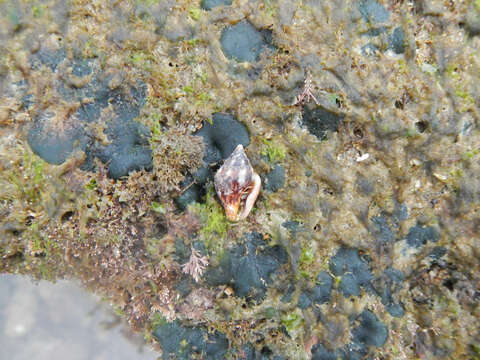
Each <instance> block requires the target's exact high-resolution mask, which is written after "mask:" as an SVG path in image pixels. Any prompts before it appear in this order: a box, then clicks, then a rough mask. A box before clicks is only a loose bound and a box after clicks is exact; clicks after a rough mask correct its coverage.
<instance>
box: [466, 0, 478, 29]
mask: <svg viewBox="0 0 480 360" xmlns="http://www.w3.org/2000/svg"><path fill="white" fill-rule="evenodd" d="M465 28H466V29H467V31H468V33H469V34H470V36H476V35H479V34H480V6H477V5H476V3H475V4H472V5H470V7H469V9H468V11H467V15H466V17H465Z"/></svg>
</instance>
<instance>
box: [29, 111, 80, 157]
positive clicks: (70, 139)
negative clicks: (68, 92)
mask: <svg viewBox="0 0 480 360" xmlns="http://www.w3.org/2000/svg"><path fill="white" fill-rule="evenodd" d="M61 121H63V119H61V120H59V119H58V118H57V116H56V113H54V112H53V111H50V112H49V111H47V112H42V113H40V115H39V116H38V117H37V118H36V119H35V121H34V123H33V126H32V127H31V128H30V130H29V132H28V135H27V142H28V144H29V145H30V148H31V149H32V151H33V152H34V153H35V154H37V155H38V156H40V157H41V158H42V159H43V160H45V161H46V162H48V163H50V164H55V165H59V164H62V163H63V162H64V161H65V160H66V159H67V158H68V157H69V156H70V155H71V154H72V152H73V150H74V147H76V148H77V149H80V150H84V149H85V148H86V145H87V142H88V141H89V140H88V137H87V134H86V132H85V130H84V129H83V128H82V127H81V126H79V125H78V124H75V122H74V121H73V120H72V121H69V124H68V125H65V126H61V128H59V123H60V125H61Z"/></svg>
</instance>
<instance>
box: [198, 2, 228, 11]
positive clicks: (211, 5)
mask: <svg viewBox="0 0 480 360" xmlns="http://www.w3.org/2000/svg"><path fill="white" fill-rule="evenodd" d="M222 5H226V6H228V5H232V0H202V3H201V5H200V6H201V7H202V9H204V10H212V9H213V8H214V7H217V6H222Z"/></svg>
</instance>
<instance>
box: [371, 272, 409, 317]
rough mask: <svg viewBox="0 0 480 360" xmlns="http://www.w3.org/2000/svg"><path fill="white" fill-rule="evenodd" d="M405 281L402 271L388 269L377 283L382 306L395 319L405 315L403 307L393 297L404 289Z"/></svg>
mask: <svg viewBox="0 0 480 360" xmlns="http://www.w3.org/2000/svg"><path fill="white" fill-rule="evenodd" d="M404 280H405V276H404V274H403V273H402V272H401V271H400V270H397V269H394V268H388V269H386V270H385V271H384V274H383V276H381V277H380V278H379V279H377V280H376V281H375V283H376V284H377V285H376V287H377V288H378V290H377V293H378V294H379V296H380V298H381V301H382V304H383V305H384V306H385V309H386V310H387V311H388V312H389V313H390V315H392V316H394V317H402V316H403V315H404V314H405V310H404V308H403V305H402V304H401V303H400V302H398V301H396V300H395V299H394V296H393V294H394V293H396V292H398V291H400V290H401V289H402V287H403V284H404Z"/></svg>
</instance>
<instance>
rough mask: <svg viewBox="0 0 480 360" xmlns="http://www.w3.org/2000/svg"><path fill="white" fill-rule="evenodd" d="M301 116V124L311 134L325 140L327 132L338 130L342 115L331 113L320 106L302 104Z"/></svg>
mask: <svg viewBox="0 0 480 360" xmlns="http://www.w3.org/2000/svg"><path fill="white" fill-rule="evenodd" d="M302 117H303V120H302V124H303V125H304V126H306V127H307V129H308V131H310V133H311V134H313V135H315V136H316V137H317V138H319V139H320V140H326V139H327V135H328V132H334V131H337V130H338V127H339V126H340V124H341V123H342V121H343V118H344V115H341V114H336V113H333V112H331V111H328V110H326V109H324V108H322V107H314V108H311V107H309V106H304V107H303V109H302Z"/></svg>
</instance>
